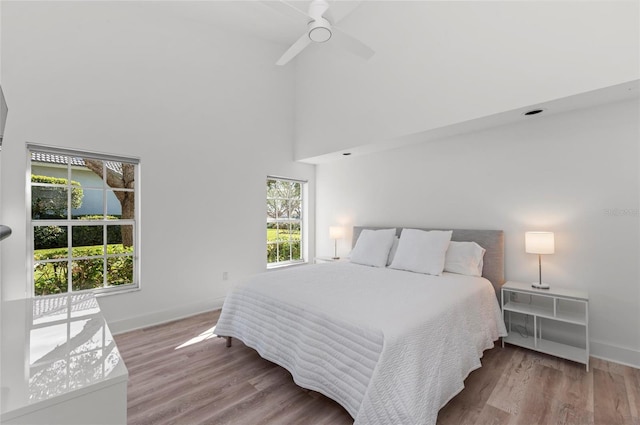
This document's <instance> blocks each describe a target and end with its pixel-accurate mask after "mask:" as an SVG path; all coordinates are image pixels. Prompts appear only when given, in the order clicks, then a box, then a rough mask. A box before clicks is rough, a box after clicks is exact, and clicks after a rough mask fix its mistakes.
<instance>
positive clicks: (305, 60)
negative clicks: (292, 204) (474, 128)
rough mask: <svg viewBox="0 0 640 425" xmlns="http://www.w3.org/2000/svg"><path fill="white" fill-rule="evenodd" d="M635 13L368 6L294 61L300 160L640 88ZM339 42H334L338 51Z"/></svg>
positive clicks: (566, 6) (531, 4) (602, 7)
mask: <svg viewBox="0 0 640 425" xmlns="http://www.w3.org/2000/svg"><path fill="white" fill-rule="evenodd" d="M639 14H640V10H639V3H638V2H635V1H626V2H602V1H600V2H587V1H576V2H573V1H572V2H566V1H562V2H560V1H550V2H544V1H524V2H523V1H478V2H468V1H466V2H447V1H365V2H362V3H361V5H360V7H358V8H357V9H356V10H355V11H353V13H351V14H350V15H349V16H348V17H347V18H346V19H345V20H344V21H343V22H341V23H340V26H341V27H342V28H343V29H345V30H346V31H348V32H349V33H351V34H353V35H354V36H356V37H358V38H359V39H361V40H362V41H363V42H365V43H367V44H368V45H369V46H371V48H373V49H374V50H375V52H376V53H375V55H374V56H373V57H372V58H371V59H369V60H368V61H365V60H363V59H361V58H359V57H356V56H354V55H351V54H350V53H348V52H346V51H345V50H344V49H341V48H340V47H339V34H338V35H336V39H335V40H333V39H332V40H331V41H330V42H328V43H325V44H322V45H319V46H315V45H314V46H310V48H309V49H307V50H305V51H304V52H303V53H302V54H300V56H299V57H297V58H296V59H295V61H296V67H297V72H296V78H297V86H296V101H297V105H298V109H297V111H296V123H295V124H296V144H295V155H296V158H298V159H308V158H310V157H315V156H318V155H322V154H326V153H329V152H335V151H340V150H345V149H350V148H354V147H359V146H364V145H370V144H372V143H380V142H393V141H395V140H396V139H397V138H401V137H403V136H407V135H411V134H414V133H421V132H425V131H429V130H433V129H437V128H441V127H444V126H448V125H451V124H456V123H460V122H466V121H468V120H473V119H477V118H480V117H485V116H490V115H493V114H498V113H502V112H504V111H511V110H514V109H519V108H523V107H526V106H529V105H535V104H538V103H541V102H547V101H549V100H553V99H558V98H564V97H566V96H571V95H575V94H578V93H584V92H587V91H591V90H595V89H600V88H603V87H608V86H612V85H615V84H619V83H623V82H627V81H631V80H635V79H637V78H638V76H640V21H639V20H638V15H639ZM334 41H335V42H334Z"/></svg>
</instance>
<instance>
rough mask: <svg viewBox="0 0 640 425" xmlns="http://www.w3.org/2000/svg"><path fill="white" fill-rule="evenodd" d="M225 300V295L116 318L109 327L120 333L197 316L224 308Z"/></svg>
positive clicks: (113, 331) (112, 330)
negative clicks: (134, 315) (138, 314)
mask: <svg viewBox="0 0 640 425" xmlns="http://www.w3.org/2000/svg"><path fill="white" fill-rule="evenodd" d="M223 302H224V297H223V298H218V299H214V300H207V301H206V302H201V303H196V304H190V305H186V306H181V307H178V308H174V309H171V310H162V311H156V312H154V313H150V314H145V315H144V316H137V317H131V318H128V319H123V320H114V321H110V322H109V329H110V330H111V333H112V334H113V335H118V334H121V333H124V332H129V331H133V330H136V329H141V328H146V327H149V326H155V325H160V324H162V323H167V322H172V321H174V320H179V319H184V318H185V317H189V316H195V315H196V314H200V313H206V312H207V311H212V310H217V309H220V308H222V304H223Z"/></svg>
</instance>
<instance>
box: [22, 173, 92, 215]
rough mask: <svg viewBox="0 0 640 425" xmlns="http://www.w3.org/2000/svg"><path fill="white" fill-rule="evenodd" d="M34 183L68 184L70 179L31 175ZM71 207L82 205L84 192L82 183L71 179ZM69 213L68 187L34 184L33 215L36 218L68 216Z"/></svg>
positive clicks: (32, 196) (32, 190)
mask: <svg viewBox="0 0 640 425" xmlns="http://www.w3.org/2000/svg"><path fill="white" fill-rule="evenodd" d="M31 182H32V183H45V184H50V185H54V184H55V185H65V186H66V185H68V180H67V179H64V178H59V177H49V176H38V175H35V174H32V175H31ZM71 186H74V187H73V188H72V189H71V208H75V209H78V208H80V207H81V206H82V198H83V197H84V192H83V190H82V187H81V185H80V183H78V182H76V181H73V180H72V181H71ZM76 186H77V187H76ZM66 215H67V189H66V188H64V187H59V186H32V189H31V216H32V217H33V218H35V219H47V218H49V219H51V218H66Z"/></svg>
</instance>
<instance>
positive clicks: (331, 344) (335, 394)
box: [215, 227, 506, 425]
mask: <svg viewBox="0 0 640 425" xmlns="http://www.w3.org/2000/svg"><path fill="white" fill-rule="evenodd" d="M364 229H369V230H371V229H378V228H371V227H367V228H363V227H355V228H354V244H355V241H356V240H357V239H358V237H359V235H360V233H361V232H362V231H363V230H364ZM422 230H431V229H422ZM401 232H402V228H397V229H396V233H397V235H401ZM451 240H452V241H475V242H477V243H478V244H479V245H481V246H482V247H483V248H485V249H486V253H485V254H484V267H483V269H482V277H476V276H465V275H460V274H454V273H447V272H445V273H443V274H442V275H441V276H432V275H428V274H422V273H413V272H409V271H403V270H396V269H391V268H389V267H369V266H366V265H360V264H354V263H351V262H334V263H325V264H314V265H307V266H303V267H293V268H288V269H284V270H281V271H275V272H266V273H261V274H259V275H256V276H253V277H251V278H249V279H246V280H245V281H243V282H240V283H238V284H237V285H235V286H234V288H233V289H232V290H231V291H230V293H229V294H228V296H227V298H226V299H225V302H224V306H223V308H222V312H221V314H220V318H219V320H218V323H217V325H216V331H215V332H216V334H217V335H219V336H224V337H227V338H228V341H229V342H230V341H231V338H232V337H233V338H238V339H240V340H241V341H243V342H244V343H245V344H246V345H247V346H249V347H252V348H254V349H255V350H256V351H257V352H258V353H259V354H260V355H261V356H262V357H263V358H265V359H267V360H270V361H272V362H274V363H276V364H278V365H280V366H282V367H284V368H286V369H287V370H288V371H289V372H290V373H291V374H292V376H293V379H294V381H295V382H296V384H298V385H299V386H301V387H304V388H307V389H310V390H315V391H318V392H320V393H322V394H324V395H326V396H327V397H330V398H332V399H333V400H335V401H337V402H338V403H340V404H341V405H342V406H343V407H344V408H345V409H346V410H347V412H348V413H349V414H350V415H351V416H352V417H353V418H354V424H356V425H360V424H366V425H391V424H403V425H411V424H420V425H423V424H435V422H436V419H437V415H438V411H439V410H440V408H441V407H442V406H444V405H445V404H446V403H447V402H448V401H449V400H450V399H451V398H452V397H454V396H455V395H456V394H457V393H458V392H460V391H461V390H462V389H463V388H464V379H465V378H466V377H467V376H468V374H469V373H470V372H471V371H473V370H475V369H477V368H478V367H480V366H481V363H480V358H481V357H482V353H483V351H484V350H486V349H489V348H492V347H493V345H494V341H495V340H497V339H498V338H499V337H500V336H505V335H506V329H505V327H504V322H503V320H502V315H501V313H500V309H499V306H498V302H497V298H496V293H497V292H498V291H499V288H500V286H501V285H502V284H503V283H504V255H503V252H504V249H503V243H504V242H503V234H502V231H493V230H453V231H452V235H451ZM228 345H230V344H228Z"/></svg>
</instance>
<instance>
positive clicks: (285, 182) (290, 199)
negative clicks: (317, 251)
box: [266, 177, 304, 265]
mask: <svg viewBox="0 0 640 425" xmlns="http://www.w3.org/2000/svg"><path fill="white" fill-rule="evenodd" d="M303 183H304V182H301V181H298V180H291V179H279V178H275V177H268V178H267V194H266V195H267V196H266V198H267V219H266V224H267V264H268V265H287V264H293V263H299V262H301V261H303V256H302V253H301V248H302V243H303V241H302V232H301V230H302V227H303V220H302V196H303V193H302V185H303Z"/></svg>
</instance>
